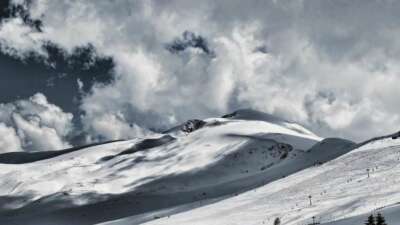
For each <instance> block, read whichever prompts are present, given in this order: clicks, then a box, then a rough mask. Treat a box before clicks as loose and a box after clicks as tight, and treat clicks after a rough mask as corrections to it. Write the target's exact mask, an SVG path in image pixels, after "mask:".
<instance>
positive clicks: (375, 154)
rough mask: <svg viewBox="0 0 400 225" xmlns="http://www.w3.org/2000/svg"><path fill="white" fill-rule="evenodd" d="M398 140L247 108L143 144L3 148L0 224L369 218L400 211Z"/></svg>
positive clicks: (291, 221) (141, 140)
mask: <svg viewBox="0 0 400 225" xmlns="http://www.w3.org/2000/svg"><path fill="white" fill-rule="evenodd" d="M399 144H400V141H398V140H397V139H396V140H395V139H391V136H387V137H382V138H377V139H374V140H372V141H370V142H365V143H362V144H359V145H357V144H355V143H353V142H351V141H348V140H343V139H337V138H327V139H322V138H321V137H318V136H317V135H315V134H313V133H312V132H311V131H309V130H307V129H306V128H304V127H303V126H301V125H299V124H296V123H293V122H289V121H285V120H282V119H280V118H277V117H274V116H271V115H268V114H265V113H261V112H257V111H254V110H238V111H236V112H234V113H231V114H228V115H225V116H223V118H209V119H205V120H203V121H201V120H190V121H188V122H186V123H185V124H182V125H180V126H177V127H175V128H172V129H170V130H168V131H166V132H164V133H162V134H154V135H152V136H147V137H143V138H137V139H133V140H126V141H115V142H110V143H103V144H99V145H92V146H86V147H80V148H72V149H66V150H63V151H57V152H56V151H51V152H38V153H7V154H2V155H0V176H1V179H0V224H10V225H12V224H33V225H47V224H57V225H64V224H65V225H67V224H68V225H71V224H73V225H86V224H114V225H116V224H118V225H122V224H141V223H145V224H213V225H214V224H215V225H217V224H221V225H228V224H229V225H231V224H232V225H233V224H244V223H245V224H272V222H273V219H275V218H276V217H280V218H281V220H282V222H284V223H283V224H287V225H289V224H305V223H307V222H310V218H311V217H312V216H316V218H317V219H318V220H320V221H321V222H323V223H325V222H331V221H336V220H339V219H345V218H349V219H348V220H349V221H350V220H351V221H354V220H357V218H358V217H357V216H359V217H360V220H361V221H363V220H364V218H361V217H362V216H363V215H362V214H365V213H370V211H372V210H374V209H377V208H380V207H386V206H387V207H389V206H390V208H387V209H385V210H388V212H389V211H390V212H392V211H395V213H394V214H396V212H400V211H399V210H397V209H399V207H397V206H396V203H397V202H400V192H399V190H400V175H397V174H399V171H400V166H397V165H398V162H399V161H398V160H399V157H400V147H397V145H399ZM366 169H370V177H369V178H368V177H367V172H366ZM309 195H311V201H312V205H310V203H309V200H310V199H309V198H308V196H309ZM396 210H397V211H396ZM388 214H389V213H388ZM350 217H352V218H350ZM331 224H332V223H331ZM333 224H335V225H336V224H340V225H342V224H346V225H347V223H346V222H345V220H342V221H341V222H337V223H333ZM392 224H394V223H392ZM392 224H391V225H392Z"/></svg>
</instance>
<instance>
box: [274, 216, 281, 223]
mask: <svg viewBox="0 0 400 225" xmlns="http://www.w3.org/2000/svg"><path fill="white" fill-rule="evenodd" d="M274 225H281V219H279V217H277V218H276V219H275V220H274Z"/></svg>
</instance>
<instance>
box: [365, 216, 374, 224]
mask: <svg viewBox="0 0 400 225" xmlns="http://www.w3.org/2000/svg"><path fill="white" fill-rule="evenodd" d="M365 225H376V223H375V218H374V215H372V214H371V215H370V216H368V219H367V222H365Z"/></svg>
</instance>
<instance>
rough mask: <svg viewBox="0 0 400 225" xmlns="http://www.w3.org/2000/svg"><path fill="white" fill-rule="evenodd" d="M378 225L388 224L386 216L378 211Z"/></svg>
mask: <svg viewBox="0 0 400 225" xmlns="http://www.w3.org/2000/svg"><path fill="white" fill-rule="evenodd" d="M376 225H387V224H386V221H385V217H383V216H382V214H381V213H378V215H377V216H376Z"/></svg>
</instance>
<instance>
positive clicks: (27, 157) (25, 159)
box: [0, 140, 121, 164]
mask: <svg viewBox="0 0 400 225" xmlns="http://www.w3.org/2000/svg"><path fill="white" fill-rule="evenodd" d="M116 141H121V140H116ZM116 141H109V142H102V143H95V144H90V145H85V146H79V147H73V148H68V149H64V150H58V151H40V152H7V153H2V154H0V164H23V163H32V162H36V161H40V160H45V159H50V158H53V157H57V156H60V155H63V154H67V153H71V152H75V151H79V150H81V149H85V148H88V147H92V146H96V145H102V144H106V143H111V142H116Z"/></svg>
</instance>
